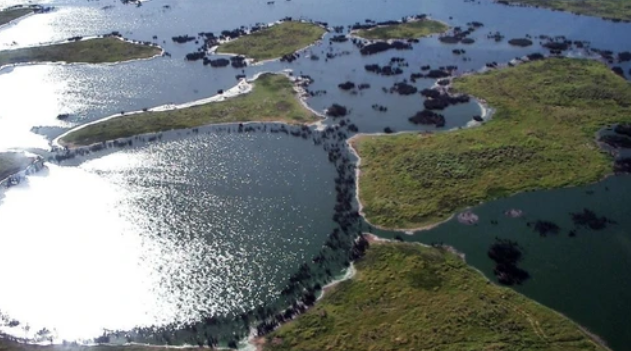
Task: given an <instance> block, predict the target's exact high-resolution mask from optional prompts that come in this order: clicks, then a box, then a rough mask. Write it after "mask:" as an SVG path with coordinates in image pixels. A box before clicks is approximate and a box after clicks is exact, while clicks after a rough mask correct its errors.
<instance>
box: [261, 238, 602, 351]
mask: <svg viewBox="0 0 631 351" xmlns="http://www.w3.org/2000/svg"><path fill="white" fill-rule="evenodd" d="M355 269H356V271H357V272H356V274H355V276H354V277H353V278H352V279H350V280H347V281H343V282H341V283H339V284H338V285H337V286H335V287H333V288H332V289H330V290H329V291H326V292H325V295H324V298H323V299H322V300H321V301H319V302H318V303H316V305H315V306H314V307H313V308H312V309H310V310H308V311H307V312H306V313H305V314H303V315H301V316H299V317H297V318H296V319H295V320H293V321H291V322H288V323H287V324H285V325H283V326H281V327H280V328H279V329H277V330H276V331H274V332H272V333H271V334H269V335H267V336H266V337H265V338H264V339H259V340H257V344H258V346H259V348H261V349H263V350H269V351H284V350H292V351H307V350H345V351H354V350H357V351H365V350H401V351H403V350H517V349H519V350H577V351H578V350H600V351H604V350H606V348H604V347H602V346H601V345H600V344H599V343H598V342H596V341H595V340H592V339H591V337H590V336H589V335H587V333H585V332H584V331H582V329H581V328H580V327H579V326H578V325H576V324H575V323H573V322H572V321H570V320H569V319H567V318H565V317H564V316H562V315H560V314H558V313H556V312H554V311H553V310H550V309H549V308H547V307H545V306H542V305H539V304H538V303H536V302H534V301H532V300H529V299H527V298H526V297H524V296H523V295H520V294H518V293H516V292H515V291H513V290H511V289H508V288H503V287H499V286H497V285H495V284H492V283H490V282H489V281H488V280H487V279H486V278H484V277H483V276H482V275H481V274H480V273H479V272H478V271H476V270H474V269H473V268H470V267H469V266H467V264H466V263H465V262H464V261H463V260H462V259H460V258H459V257H458V256H457V255H455V254H453V253H451V252H449V251H448V250H447V249H445V248H431V247H423V246H421V245H418V244H409V243H396V244H395V243H373V244H371V247H370V248H368V250H367V252H366V255H365V256H364V257H363V258H361V259H359V260H358V261H357V262H356V264H355Z"/></svg>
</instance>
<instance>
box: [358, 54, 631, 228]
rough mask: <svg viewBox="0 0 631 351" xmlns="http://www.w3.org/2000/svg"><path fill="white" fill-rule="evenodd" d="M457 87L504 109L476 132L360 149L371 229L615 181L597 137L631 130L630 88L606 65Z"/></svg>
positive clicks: (365, 141) (577, 62)
mask: <svg viewBox="0 0 631 351" xmlns="http://www.w3.org/2000/svg"><path fill="white" fill-rule="evenodd" d="M454 84H455V88H456V89H457V90H459V91H461V92H465V93H469V94H472V95H474V96H477V97H480V98H483V99H486V100H487V102H488V104H489V105H490V106H493V107H495V108H497V112H496V114H495V115H494V117H493V119H492V120H490V121H489V122H487V123H485V124H484V125H483V126H481V127H479V128H471V129H462V130H457V131H452V132H445V133H437V134H430V135H420V134H405V135H395V136H365V137H361V138H359V139H356V140H354V142H353V144H354V146H355V148H356V150H357V151H358V153H359V155H360V156H361V157H362V164H361V168H360V169H361V176H360V180H359V185H360V197H361V201H362V202H363V204H364V205H365V207H364V212H365V214H366V216H367V218H368V220H369V221H370V222H372V223H374V224H377V225H381V226H386V227H396V228H417V227H421V226H424V225H429V224H433V223H436V222H439V221H441V220H444V219H446V218H448V217H449V216H450V215H451V214H453V213H454V212H455V211H458V210H460V209H462V208H464V207H467V206H473V205H477V204H479V203H481V202H484V201H488V200H491V199H495V198H499V197H505V196H509V195H512V194H515V193H518V192H522V191H526V190H534V189H551V188H559V187H567V186H577V185H583V184H589V183H593V182H596V181H598V180H600V179H602V178H603V177H604V176H605V175H607V174H609V173H611V172H612V159H611V157H610V156H609V155H608V154H605V153H604V152H603V151H601V150H600V148H599V147H598V146H597V144H596V143H595V136H594V134H595V133H596V131H598V130H599V129H600V128H601V127H604V126H607V125H608V124H612V123H615V122H630V121H631V86H630V85H629V83H628V82H627V81H625V80H624V79H622V78H620V77H618V76H617V75H615V74H614V73H612V72H611V71H610V70H609V68H608V67H607V66H605V65H603V64H601V63H598V62H595V61H591V60H581V59H547V60H543V61H537V62H531V63H525V64H522V65H519V66H517V67H514V68H507V69H502V70H494V71H491V72H488V73H485V74H480V75H472V76H467V77H463V78H459V79H456V81H455V83H454Z"/></svg>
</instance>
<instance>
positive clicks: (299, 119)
mask: <svg viewBox="0 0 631 351" xmlns="http://www.w3.org/2000/svg"><path fill="white" fill-rule="evenodd" d="M317 119H318V117H317V116H315V115H314V114H313V113H312V112H311V111H309V110H308V109H306V108H305V107H304V106H303V105H302V104H301V103H300V101H299V100H298V98H297V97H296V94H295V92H294V90H293V84H292V82H291V81H289V79H288V78H287V77H285V76H283V75H275V74H265V75H262V76H261V77H259V78H258V79H257V80H256V81H255V83H254V89H253V90H252V92H250V93H249V94H245V95H241V96H238V97H235V98H231V99H227V100H225V101H223V102H211V103H208V104H204V105H199V106H194V107H189V108H184V109H179V110H171V111H161V112H145V113H141V114H136V115H130V116H121V117H117V118H113V119H110V120H107V121H104V122H101V123H97V124H93V125H91V126H87V127H85V128H82V129H79V130H77V131H75V132H72V133H70V134H68V135H67V136H65V137H64V138H63V140H61V142H62V143H64V144H70V145H89V144H93V143H98V142H102V141H106V140H114V139H118V138H125V137H131V136H134V135H138V134H144V133H154V132H161V131H167V130H172V129H184V128H193V127H199V126H202V125H206V124H212V123H228V122H247V121H285V122H293V123H305V122H311V121H315V120H317Z"/></svg>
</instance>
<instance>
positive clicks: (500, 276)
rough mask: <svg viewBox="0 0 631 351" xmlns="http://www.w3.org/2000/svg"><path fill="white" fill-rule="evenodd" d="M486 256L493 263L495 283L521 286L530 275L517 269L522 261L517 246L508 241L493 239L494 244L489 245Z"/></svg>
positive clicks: (519, 249)
mask: <svg viewBox="0 0 631 351" xmlns="http://www.w3.org/2000/svg"><path fill="white" fill-rule="evenodd" d="M487 255H488V256H489V258H490V259H491V260H493V261H494V262H495V268H494V269H493V273H494V274H495V276H496V277H497V281H498V282H500V284H504V285H515V284H522V283H523V282H524V281H526V280H527V279H528V278H530V274H528V272H526V271H525V270H523V269H521V268H519V267H517V264H518V263H519V261H521V259H522V253H521V248H520V247H519V245H518V244H517V243H516V242H514V241H512V240H508V239H500V238H495V243H493V245H491V247H490V248H489V251H488V252H487Z"/></svg>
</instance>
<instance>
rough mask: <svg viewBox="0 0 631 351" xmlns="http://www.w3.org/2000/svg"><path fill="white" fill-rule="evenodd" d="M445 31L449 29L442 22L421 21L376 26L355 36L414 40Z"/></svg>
mask: <svg viewBox="0 0 631 351" xmlns="http://www.w3.org/2000/svg"><path fill="white" fill-rule="evenodd" d="M447 29H449V27H448V26H447V25H446V24H444V23H442V22H438V21H433V20H430V19H423V20H419V21H411V22H406V23H400V24H395V25H387V26H378V27H375V28H371V29H361V30H358V31H357V33H355V34H356V35H357V36H358V37H362V38H365V39H371V40H387V39H414V38H420V37H425V36H428V35H432V34H436V33H442V32H444V31H446V30H447Z"/></svg>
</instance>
